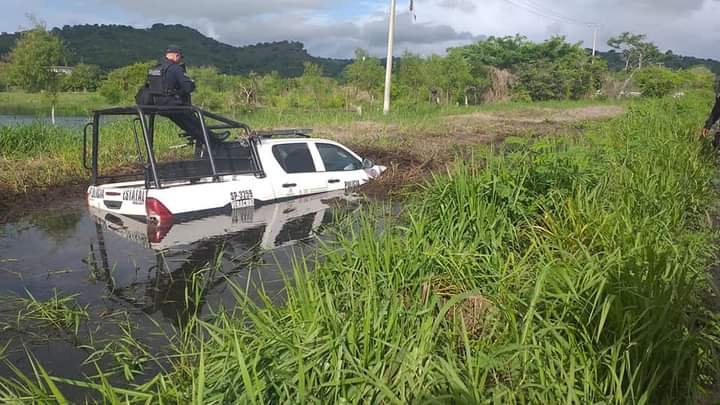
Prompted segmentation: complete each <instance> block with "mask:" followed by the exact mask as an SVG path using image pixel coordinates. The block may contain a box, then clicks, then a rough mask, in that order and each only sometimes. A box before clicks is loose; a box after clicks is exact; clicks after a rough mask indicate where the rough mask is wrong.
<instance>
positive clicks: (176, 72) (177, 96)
mask: <svg viewBox="0 0 720 405" xmlns="http://www.w3.org/2000/svg"><path fill="white" fill-rule="evenodd" d="M182 58H183V55H182V50H180V47H178V46H176V45H170V46H168V47H167V49H165V59H164V60H162V61H161V62H160V64H159V65H158V66H156V67H155V69H151V71H150V74H149V76H150V77H149V80H148V81H149V84H150V91H151V92H153V95H154V96H155V100H154V101H155V105H168V106H177V105H190V104H191V103H192V101H191V97H190V95H191V94H192V92H193V91H195V82H194V81H192V79H190V78H189V77H187V75H186V74H185V65H184V64H182Z"/></svg>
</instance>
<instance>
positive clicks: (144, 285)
mask: <svg viewBox="0 0 720 405" xmlns="http://www.w3.org/2000/svg"><path fill="white" fill-rule="evenodd" d="M359 205H360V202H359V198H358V197H357V196H355V195H347V194H346V193H344V192H335V193H325V194H321V195H314V196H310V197H305V198H300V199H294V200H291V201H286V202H282V203H277V204H271V205H265V206H261V207H259V208H252V207H250V208H242V209H238V210H227V211H226V212H223V213H220V214H216V215H212V216H207V217H202V218H195V219H193V220H189V221H187V222H183V223H178V224H173V225H172V226H171V227H169V228H168V229H162V230H161V231H158V230H159V229H160V228H157V227H155V226H153V225H148V224H146V223H144V222H142V221H140V220H138V219H133V218H130V217H124V216H119V215H114V214H111V213H108V212H107V211H105V210H98V209H95V208H92V207H91V208H89V209H90V213H91V214H92V216H93V217H94V219H95V221H96V232H97V246H92V253H91V258H90V260H91V262H92V263H91V264H92V267H94V268H95V271H96V273H98V274H96V276H95V277H96V278H98V279H99V280H103V281H105V282H106V283H107V284H108V289H109V290H110V292H111V293H112V295H113V296H114V297H115V298H118V299H121V300H122V301H123V302H125V303H126V304H130V305H131V306H132V307H134V308H136V309H139V310H142V311H144V312H145V313H148V314H153V313H156V312H157V311H160V312H161V313H162V314H163V315H164V316H165V317H166V318H169V319H171V320H173V321H176V320H178V321H182V320H183V319H186V317H187V316H188V315H189V314H190V313H192V311H195V310H200V309H201V308H202V307H203V306H204V304H205V303H206V301H207V299H208V297H211V299H212V300H213V301H217V303H221V302H227V304H228V305H232V303H233V302H232V299H231V298H232V297H231V294H230V291H229V288H228V286H227V283H226V281H227V280H228V279H231V280H233V282H234V283H236V284H237V285H242V286H243V287H246V288H247V291H246V292H247V294H248V296H249V297H250V298H253V299H256V300H257V301H260V294H261V292H260V290H259V289H262V291H263V292H262V294H267V295H268V296H270V297H272V296H274V295H278V294H279V293H280V292H281V291H282V290H283V288H284V286H285V281H284V279H285V278H286V276H287V275H289V271H290V270H291V265H292V264H291V262H292V257H293V255H294V253H295V252H296V250H302V246H300V247H298V249H295V248H294V246H295V245H297V244H298V243H299V242H300V241H302V240H307V239H308V238H310V237H312V236H313V235H314V234H316V233H317V232H318V231H319V230H320V228H321V227H322V226H324V225H328V224H330V223H331V222H332V221H333V220H334V218H335V216H336V215H339V214H342V213H348V212H352V211H354V210H356V209H357V208H358V207H359ZM117 236H119V237H121V238H123V239H126V240H130V241H132V242H135V243H136V244H137V246H138V247H140V245H142V247H144V248H150V249H152V250H153V252H154V257H155V260H154V262H155V263H153V264H150V265H149V266H148V267H149V268H148V269H147V271H146V272H145V271H139V272H138V271H136V273H137V275H138V276H142V275H143V274H147V276H146V277H141V279H134V280H132V281H129V282H127V283H126V284H125V285H119V284H118V282H117V281H116V277H114V276H113V274H112V272H113V269H114V266H115V263H111V261H110V259H109V257H110V256H109V253H120V254H121V253H122V252H108V250H107V245H108V244H107V243H106V240H107V239H108V238H114V237H117ZM93 245H95V244H93ZM140 270H142V269H140ZM196 291H199V292H200V293H199V294H195V293H194V292H196Z"/></svg>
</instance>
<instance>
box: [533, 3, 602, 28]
mask: <svg viewBox="0 0 720 405" xmlns="http://www.w3.org/2000/svg"><path fill="white" fill-rule="evenodd" d="M519 1H521V2H523V3H527V4H528V5H529V6H531V7H533V8H535V9H537V10H541V11H543V12H545V13H546V14H551V15H554V16H557V17H558V18H561V19H563V20H565V21H568V22H573V23H575V24H582V25H595V24H594V23H591V22H587V21H582V20H578V19H577V18H575V17H572V16H569V15H567V14H564V13H563V12H560V11H557V10H555V9H552V8H550V7H547V6H545V5H543V4H538V3H536V2H535V1H533V0H519Z"/></svg>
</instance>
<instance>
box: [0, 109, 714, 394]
mask: <svg viewBox="0 0 720 405" xmlns="http://www.w3.org/2000/svg"><path fill="white" fill-rule="evenodd" d="M706 107H707V100H706V98H701V97H694V96H693V97H686V98H683V99H678V100H673V99H666V100H650V101H642V102H638V103H635V104H632V105H630V106H629V107H628V111H627V114H625V115H624V116H623V117H621V118H617V119H614V120H612V121H610V122H606V123H603V124H599V125H597V126H594V127H593V128H590V129H588V130H586V133H585V135H584V136H574V137H567V136H566V137H551V138H544V139H539V140H515V141H514V142H512V143H508V144H505V146H503V147H502V148H500V149H491V150H487V151H486V152H483V151H482V150H477V151H476V152H475V154H474V156H471V157H469V158H467V159H464V160H463V162H460V163H458V164H456V165H455V166H454V167H453V168H452V169H451V170H450V171H449V172H448V173H447V174H444V175H437V176H434V177H433V178H432V179H431V180H430V181H428V182H427V183H426V184H425V185H424V186H423V187H422V189H421V190H420V191H418V192H416V193H414V194H412V195H411V196H410V198H409V200H408V202H407V205H406V208H405V209H404V210H403V212H402V214H400V216H399V217H397V218H388V217H387V216H385V215H383V214H382V213H381V211H378V212H373V211H371V212H369V213H368V214H367V215H365V216H362V217H360V218H348V219H347V221H348V222H347V223H345V224H344V226H341V227H340V228H339V229H342V231H341V232H340V231H339V232H338V235H337V241H336V242H328V243H327V245H326V246H325V247H324V248H323V249H321V251H320V252H318V257H317V258H307V259H306V260H313V261H315V260H317V262H316V264H315V266H314V270H313V271H309V270H308V268H309V265H308V264H307V263H306V262H304V261H302V260H301V261H299V262H298V263H297V265H296V268H295V272H294V280H292V281H293V285H294V286H293V287H292V288H289V292H288V294H289V297H288V300H287V303H286V304H285V305H283V306H280V307H273V306H272V305H267V306H263V307H262V308H260V307H257V306H254V305H253V304H252V303H251V302H250V301H249V300H248V299H246V298H245V297H244V295H243V293H242V289H241V288H237V292H236V295H237V306H235V308H234V310H229V311H223V310H221V309H217V311H216V312H214V314H215V315H214V316H213V317H212V318H210V319H205V320H200V319H193V320H191V321H190V322H189V324H188V325H186V327H185V329H184V330H182V331H181V332H180V333H179V334H178V336H176V337H174V338H173V339H172V342H171V353H170V354H169V355H165V356H164V357H163V359H162V360H163V361H166V362H168V363H169V364H170V366H169V367H168V369H167V370H166V371H164V372H161V373H159V374H157V375H152V376H148V380H149V381H148V382H146V383H143V384H134V383H132V382H130V381H128V382H127V383H126V384H115V386H113V385H111V384H110V383H109V379H110V375H111V371H109V370H107V371H105V372H103V371H99V372H98V374H97V375H96V376H94V377H89V378H88V379H87V380H86V381H71V380H66V379H62V378H56V377H53V376H49V375H47V374H46V373H45V372H44V369H43V368H42V367H41V365H40V364H38V363H37V362H35V374H34V375H29V376H28V375H18V376H17V377H16V378H2V379H0V398H2V400H4V401H6V402H23V401H25V400H31V399H32V400H33V401H36V402H49V403H51V402H59V403H62V402H63V391H64V389H65V388H66V387H67V386H68V385H72V386H77V387H85V388H87V389H88V390H89V391H92V392H93V395H95V396H96V397H95V398H98V399H100V400H102V401H105V402H109V403H218V404H219V403H287V402H293V403H317V402H333V403H393V404H395V403H397V404H404V403H548V404H555V403H578V404H588V403H605V404H610V403H613V404H625V403H637V404H655V403H672V404H676V403H697V402H698V401H699V400H700V399H701V398H703V397H704V395H705V393H704V390H705V389H706V388H708V387H710V386H711V385H712V384H713V383H716V382H717V381H716V378H717V376H718V371H720V369H719V368H718V359H719V358H720V357H718V355H717V354H718V350H720V318H719V317H718V313H716V312H713V311H714V310H713V308H716V303H717V296H716V295H715V293H714V291H715V290H714V289H713V288H712V285H711V280H710V276H709V273H708V269H709V268H710V267H711V266H712V265H713V263H714V261H715V257H716V253H717V252H716V245H717V233H716V230H714V228H713V224H712V218H713V217H714V216H716V215H717V197H718V196H717V192H716V190H715V189H714V187H713V181H714V179H716V177H717V174H716V168H715V166H714V155H713V153H712V151H711V149H710V148H709V145H708V141H707V140H701V139H698V137H697V135H696V129H695V127H696V126H697V122H701V120H702V118H704V114H705V112H706V111H705V109H706ZM379 217H382V219H379ZM211 270H212V269H200V270H199V273H198V274H200V275H201V274H202V272H203V271H211ZM188 294H193V292H192V291H188ZM53 318H58V316H57V315H55V316H54V317H53ZM60 318H62V317H60ZM124 341H126V340H124ZM157 360H159V359H152V360H147V361H157ZM119 366H121V365H119ZM118 373H119V372H118ZM120 375H121V374H120Z"/></svg>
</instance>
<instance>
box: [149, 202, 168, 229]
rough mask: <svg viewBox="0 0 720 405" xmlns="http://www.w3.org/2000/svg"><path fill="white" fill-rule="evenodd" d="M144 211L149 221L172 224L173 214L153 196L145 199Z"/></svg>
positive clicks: (160, 224)
mask: <svg viewBox="0 0 720 405" xmlns="http://www.w3.org/2000/svg"><path fill="white" fill-rule="evenodd" d="M145 212H146V213H147V217H148V220H149V222H153V223H154V224H155V225H157V226H168V225H171V224H172V220H173V214H172V212H170V210H169V209H167V207H166V206H164V205H163V203H161V202H160V201H158V200H156V199H155V198H146V199H145Z"/></svg>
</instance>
